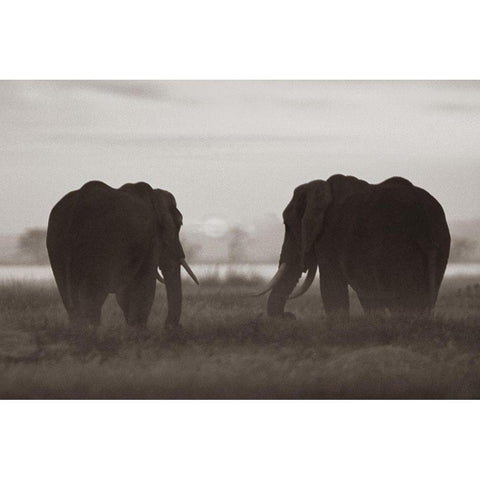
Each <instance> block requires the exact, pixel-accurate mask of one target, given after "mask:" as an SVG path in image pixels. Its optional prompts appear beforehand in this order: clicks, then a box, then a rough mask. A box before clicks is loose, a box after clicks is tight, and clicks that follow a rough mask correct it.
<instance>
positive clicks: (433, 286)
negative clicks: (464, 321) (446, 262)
mask: <svg viewBox="0 0 480 480" xmlns="http://www.w3.org/2000/svg"><path fill="white" fill-rule="evenodd" d="M437 256H438V251H437V248H435V247H434V248H430V250H429V252H428V253H427V275H428V305H429V308H430V309H433V307H434V306H435V302H436V301H437V293H438V292H437V284H438V282H437Z"/></svg>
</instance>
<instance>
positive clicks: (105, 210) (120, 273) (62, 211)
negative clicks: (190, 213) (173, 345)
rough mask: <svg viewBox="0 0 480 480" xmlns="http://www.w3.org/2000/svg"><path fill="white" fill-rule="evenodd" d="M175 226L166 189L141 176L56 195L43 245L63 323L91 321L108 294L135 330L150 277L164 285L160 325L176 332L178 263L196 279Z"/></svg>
mask: <svg viewBox="0 0 480 480" xmlns="http://www.w3.org/2000/svg"><path fill="white" fill-rule="evenodd" d="M181 225H182V214H181V213H180V212H179V210H178V209H177V205H176V201H175V198H174V196H173V195H172V194H171V193H169V192H167V191H165V190H160V189H152V187H150V185H148V184H147V183H143V182H140V183H135V184H132V183H128V184H126V185H123V186H122V187H120V188H118V189H115V188H111V187H109V186H108V185H106V184H105V183H103V182H99V181H92V182H88V183H86V184H85V185H84V186H83V187H82V188H80V189H79V190H76V191H74V192H70V193H68V194H67V195H66V196H64V197H63V198H62V199H61V200H60V201H59V202H58V203H57V204H56V205H55V207H54V208H53V209H52V212H51V213H50V218H49V221H48V230H47V250H48V256H49V258H50V263H51V266H52V270H53V274H54V277H55V281H56V283H57V286H58V290H59V292H60V296H61V298H62V301H63V303H64V305H65V308H66V310H67V312H68V316H69V319H70V321H71V323H72V324H73V325H74V326H76V327H78V328H80V329H84V328H88V326H89V325H90V326H93V327H96V326H98V324H99V323H100V318H101V309H102V305H103V303H104V302H105V299H106V297H107V295H108V294H109V293H115V295H116V299H117V302H118V304H119V305H120V308H121V309H122V311H123V314H124V316H125V319H126V321H127V323H128V324H129V325H132V326H135V327H138V328H140V329H143V328H145V327H146V323H147V318H148V315H149V313H150V310H151V307H152V304H153V299H154V296H155V286H156V280H158V281H160V282H161V283H164V284H165V286H166V290H167V301H168V313H167V318H166V328H167V329H168V330H169V331H176V329H177V327H178V326H179V321H180V315H181V309H182V285H181V280H180V266H183V267H184V268H185V269H186V271H187V272H188V273H189V274H190V276H191V277H192V278H193V280H194V281H195V282H196V283H197V284H198V280H197V278H196V277H195V274H194V273H193V272H192V270H191V269H190V267H189V266H188V264H187V262H186V260H185V254H184V252H183V248H182V245H181V244H180V240H179V231H180V227H181ZM158 268H159V269H160V270H161V272H162V274H163V277H162V275H161V274H160V273H159V271H158Z"/></svg>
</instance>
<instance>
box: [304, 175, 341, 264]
mask: <svg viewBox="0 0 480 480" xmlns="http://www.w3.org/2000/svg"><path fill="white" fill-rule="evenodd" d="M306 186H307V189H306V195H305V210H304V213H303V216H302V227H301V241H302V257H301V258H302V264H303V269H304V270H305V269H306V268H307V267H308V266H309V263H310V262H309V258H310V256H311V253H312V250H313V248H314V244H315V241H316V240H317V238H318V237H320V235H321V234H322V231H323V224H324V220H325V213H326V211H327V208H328V206H329V205H330V204H331V203H332V200H333V196H332V191H331V187H330V185H329V184H328V183H327V182H324V181H323V180H315V181H313V182H310V183H308V184H307V185H306Z"/></svg>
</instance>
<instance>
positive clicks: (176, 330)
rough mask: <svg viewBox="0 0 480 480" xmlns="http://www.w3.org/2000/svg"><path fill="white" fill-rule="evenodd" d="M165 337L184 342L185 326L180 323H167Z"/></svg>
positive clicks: (172, 340) (171, 340) (169, 339)
mask: <svg viewBox="0 0 480 480" xmlns="http://www.w3.org/2000/svg"><path fill="white" fill-rule="evenodd" d="M165 337H166V339H167V340H168V341H170V342H176V343H183V342H184V341H185V339H186V336H185V332H184V330H183V327H182V326H181V325H180V324H172V323H166V324H165Z"/></svg>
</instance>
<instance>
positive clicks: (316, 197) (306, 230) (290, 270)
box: [259, 180, 333, 315]
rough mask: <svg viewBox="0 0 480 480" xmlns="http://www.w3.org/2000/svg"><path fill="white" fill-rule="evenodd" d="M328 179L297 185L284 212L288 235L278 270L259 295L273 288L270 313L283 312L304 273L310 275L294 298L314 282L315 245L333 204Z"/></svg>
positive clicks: (268, 307)
mask: <svg viewBox="0 0 480 480" xmlns="http://www.w3.org/2000/svg"><path fill="white" fill-rule="evenodd" d="M332 199H333V197H332V191H331V187H330V185H329V183H328V182H325V181H323V180H315V181H313V182H310V183H306V184H304V185H300V186H299V187H297V188H296V189H295V191H294V193H293V198H292V200H291V201H290V203H289V204H288V205H287V207H286V208H285V210H284V212H283V220H284V224H285V237H284V241H283V246H282V251H281V254H280V262H279V269H278V271H277V273H276V274H275V276H274V277H273V278H272V280H271V281H270V283H269V284H268V285H267V287H266V288H265V289H264V290H263V291H262V292H261V293H260V294H259V295H263V294H265V293H267V292H269V291H271V293H270V296H269V299H268V306H267V312H268V314H269V315H281V314H283V310H284V307H285V302H286V301H287V298H288V296H289V295H290V294H291V292H292V290H293V289H294V287H295V285H296V284H297V282H298V279H299V278H300V276H301V274H302V272H306V271H308V273H307V276H306V279H305V282H304V284H303V285H302V287H301V288H300V290H299V292H298V293H296V294H295V295H294V297H296V296H299V295H301V294H303V293H304V292H305V291H306V290H307V289H308V288H309V287H310V285H311V284H312V282H313V280H314V278H315V273H316V270H317V259H316V254H315V244H316V242H317V241H318V240H319V239H320V237H321V236H322V233H323V230H324V220H325V214H326V212H327V209H328V207H329V206H330V204H331V203H332Z"/></svg>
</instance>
